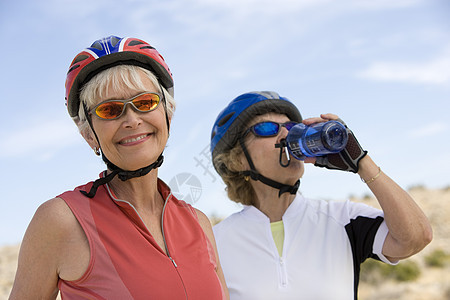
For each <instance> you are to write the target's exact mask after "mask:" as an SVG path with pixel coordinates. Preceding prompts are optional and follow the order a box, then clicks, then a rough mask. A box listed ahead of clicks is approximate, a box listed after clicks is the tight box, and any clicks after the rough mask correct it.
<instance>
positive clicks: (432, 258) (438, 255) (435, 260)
mask: <svg viewBox="0 0 450 300" xmlns="http://www.w3.org/2000/svg"><path fill="white" fill-rule="evenodd" d="M449 257H450V255H449V254H447V253H446V252H445V251H444V250H442V249H436V250H434V251H433V252H431V253H430V254H429V255H427V256H425V263H426V264H427V266H430V267H438V268H442V267H444V265H445V263H446V262H447V261H448V260H449Z"/></svg>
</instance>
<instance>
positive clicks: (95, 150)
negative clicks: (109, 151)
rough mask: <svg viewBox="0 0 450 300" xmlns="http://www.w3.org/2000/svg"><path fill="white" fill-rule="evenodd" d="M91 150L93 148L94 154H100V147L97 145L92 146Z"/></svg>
mask: <svg viewBox="0 0 450 300" xmlns="http://www.w3.org/2000/svg"><path fill="white" fill-rule="evenodd" d="M92 150H94V153H95V155H97V156H100V148H99V147H94V149H92Z"/></svg>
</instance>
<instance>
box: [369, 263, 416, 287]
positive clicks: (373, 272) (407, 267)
mask: <svg viewBox="0 0 450 300" xmlns="http://www.w3.org/2000/svg"><path fill="white" fill-rule="evenodd" d="M420 274H421V271H420V267H419V266H418V265H417V263H415V262H414V261H404V262H401V263H400V264H398V265H396V266H391V265H388V264H385V263H382V262H380V261H376V260H373V259H369V260H367V261H365V262H364V263H363V264H362V265H361V275H360V279H361V281H364V282H370V283H379V282H380V281H383V280H386V279H393V280H396V281H413V280H415V279H417V278H418V277H419V276H420Z"/></svg>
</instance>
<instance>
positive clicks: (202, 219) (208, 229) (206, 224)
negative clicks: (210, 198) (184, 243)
mask: <svg viewBox="0 0 450 300" xmlns="http://www.w3.org/2000/svg"><path fill="white" fill-rule="evenodd" d="M195 211H196V212H197V216H198V220H199V223H200V226H201V227H202V229H203V231H204V232H205V234H206V236H207V237H208V238H209V241H210V242H211V244H212V245H213V247H214V253H215V254H216V260H217V269H216V273H217V276H218V277H219V280H220V283H221V284H222V287H223V289H224V292H225V296H226V297H227V299H230V295H229V293H228V287H227V284H226V282H225V276H224V275H223V270H222V266H221V265H220V261H219V253H218V252H217V245H216V239H215V238H214V233H213V230H212V226H211V222H210V221H209V219H208V217H207V216H206V215H205V214H204V213H202V212H201V211H199V210H198V209H195Z"/></svg>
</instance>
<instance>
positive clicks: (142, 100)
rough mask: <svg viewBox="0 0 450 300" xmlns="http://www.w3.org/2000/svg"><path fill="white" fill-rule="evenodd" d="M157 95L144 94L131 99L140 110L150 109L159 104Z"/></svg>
mask: <svg viewBox="0 0 450 300" xmlns="http://www.w3.org/2000/svg"><path fill="white" fill-rule="evenodd" d="M159 101H160V99H159V95H157V94H144V95H141V96H139V97H137V98H136V99H134V100H133V104H134V106H135V107H136V108H137V109H138V110H139V111H142V112H147V111H152V110H154V109H155V108H156V107H157V106H158V104H159Z"/></svg>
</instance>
